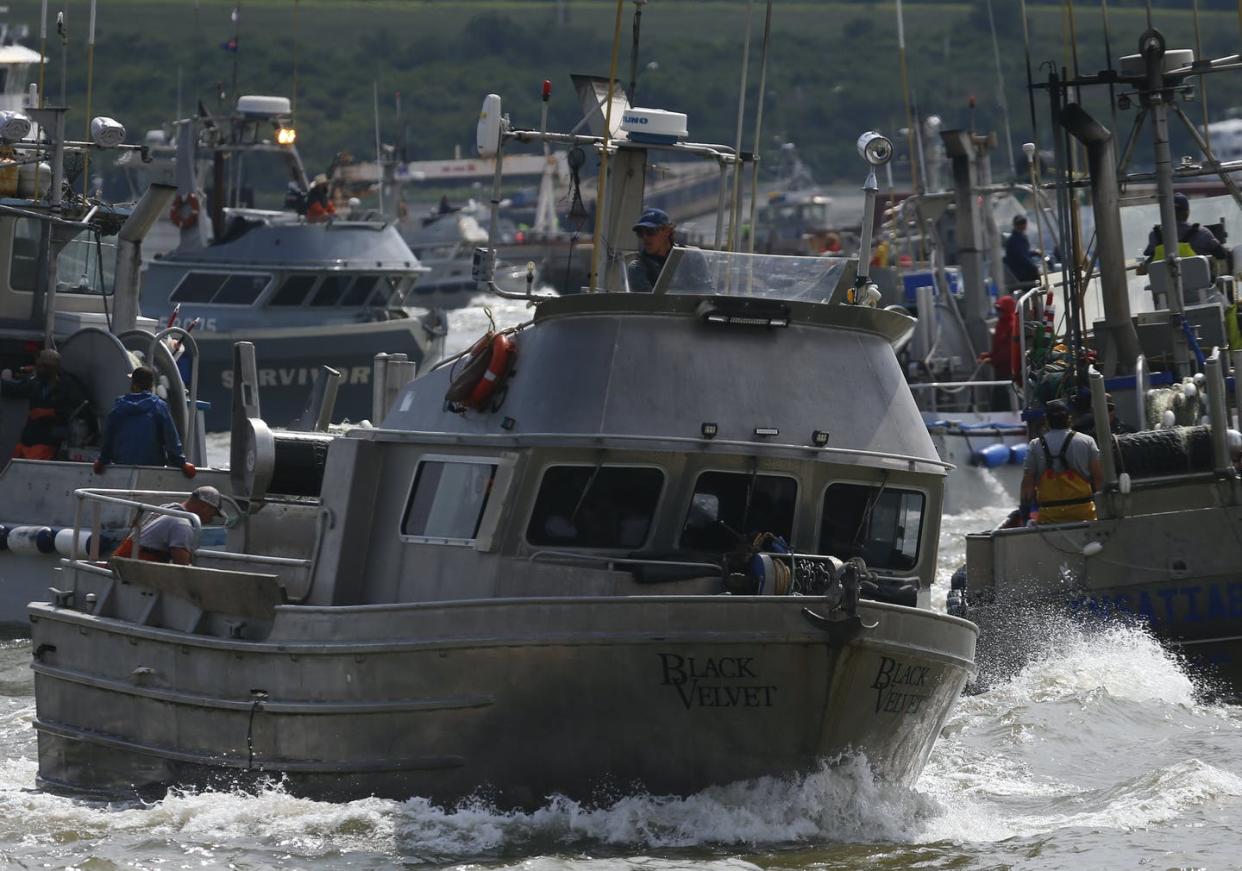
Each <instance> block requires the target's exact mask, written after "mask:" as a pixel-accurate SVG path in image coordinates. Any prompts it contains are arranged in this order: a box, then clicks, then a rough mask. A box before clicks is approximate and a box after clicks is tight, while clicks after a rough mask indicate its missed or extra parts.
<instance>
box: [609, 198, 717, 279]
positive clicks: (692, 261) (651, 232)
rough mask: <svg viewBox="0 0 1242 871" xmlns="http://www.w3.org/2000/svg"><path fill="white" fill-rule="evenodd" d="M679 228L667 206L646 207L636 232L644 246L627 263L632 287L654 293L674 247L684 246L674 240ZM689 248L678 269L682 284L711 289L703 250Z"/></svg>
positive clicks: (627, 273) (635, 229)
mask: <svg viewBox="0 0 1242 871" xmlns="http://www.w3.org/2000/svg"><path fill="white" fill-rule="evenodd" d="M675 229H676V228H675V227H674V226H673V222H672V220H671V219H670V218H669V216H668V213H667V212H665V211H664V210H663V209H646V210H644V211H643V213H642V215H641V216H640V217H639V219H638V220H637V221H636V222H635V224H634V232H635V233H636V234H637V235H638V239H639V241H640V243H641V244H642V250H641V251H639V252H638V256H637V257H635V258H634V259H633V260H631V261H630V262H629V263H628V264H627V265H626V278H627V279H628V281H629V289H630V290H631V291H637V292H641V293H650V292H651V291H652V290H653V289H654V288H655V285H656V282H657V281H659V279H660V273H661V272H662V271H663V269H664V264H665V263H666V262H667V261H668V256H669V254H670V253H671V252H672V250H673V248H675V247H676V248H682V247H684V246H682V245H679V244H677V243H676V242H675V241H674V239H673V231H674V230H675ZM685 250H686V251H687V252H688V254H686V255H682V266H681V267H679V269H678V284H679V286H682V289H686V290H689V289H708V287H710V284H711V280H710V278H709V276H708V274H707V264H706V263H704V261H703V255H702V253H701V252H699V251H698V249H695V248H686V249H685ZM690 252H692V254H691V253H690Z"/></svg>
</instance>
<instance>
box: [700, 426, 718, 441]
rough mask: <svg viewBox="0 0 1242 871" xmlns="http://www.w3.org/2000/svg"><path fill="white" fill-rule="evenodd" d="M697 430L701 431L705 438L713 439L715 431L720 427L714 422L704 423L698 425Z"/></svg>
mask: <svg viewBox="0 0 1242 871" xmlns="http://www.w3.org/2000/svg"><path fill="white" fill-rule="evenodd" d="M699 432H701V433H703V438H705V439H714V438H715V437H716V433H718V432H720V427H719V426H717V425H716V424H714V423H704V424H703V425H702V426H700V427H699Z"/></svg>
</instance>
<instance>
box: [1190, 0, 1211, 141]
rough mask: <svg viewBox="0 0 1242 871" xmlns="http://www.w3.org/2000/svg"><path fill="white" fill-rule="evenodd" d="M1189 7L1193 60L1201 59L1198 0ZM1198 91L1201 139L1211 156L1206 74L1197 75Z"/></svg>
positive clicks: (1201, 44)
mask: <svg viewBox="0 0 1242 871" xmlns="http://www.w3.org/2000/svg"><path fill="white" fill-rule="evenodd" d="M1191 9H1192V10H1193V12H1194V20H1195V60H1196V61H1201V60H1203V43H1202V42H1201V40H1200V38H1199V0H1194V3H1193V4H1192V6H1191ZM1199 91H1200V92H1201V93H1202V95H1203V139H1204V141H1205V142H1207V145H1208V154H1207V156H1208V157H1209V158H1211V156H1212V153H1211V149H1212V131H1211V128H1210V127H1208V77H1207V75H1206V74H1203V75H1200V76H1199Z"/></svg>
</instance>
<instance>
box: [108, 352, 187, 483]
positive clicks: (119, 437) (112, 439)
mask: <svg viewBox="0 0 1242 871" xmlns="http://www.w3.org/2000/svg"><path fill="white" fill-rule="evenodd" d="M154 385H155V373H154V372H152V371H151V370H150V369H148V368H147V367H146V366H139V367H138V368H137V369H135V370H134V371H133V372H132V373H131V374H130V376H129V393H126V394H125V395H124V396H118V397H117V398H116V403H115V404H114V405H113V406H112V411H111V412H109V414H108V419H107V421H106V422H105V423H104V431H103V444H102V445H101V447H100V451H99V459H98V460H96V461H95V472H96V473H97V474H103V471H104V468H105V467H106V466H107V465H108V464H109V463H121V464H122V465H126V466H175V467H177V468H179V469H181V471H182V472H183V473H184V474H185V476H186V477H187V478H193V477H194V473H195V469H194V465H193V464H192V463H187V462H186V460H185V455H184V454H182V452H181V437H180V436H179V435H178V434H177V427H176V425H175V424H174V423H173V419H172V413H171V412H170V411H169V410H168V403H166V402H165V401H164V400H163V399H161V398H160V397H158V396H156V395H155V394H154V393H152V392H151V388H152V387H154Z"/></svg>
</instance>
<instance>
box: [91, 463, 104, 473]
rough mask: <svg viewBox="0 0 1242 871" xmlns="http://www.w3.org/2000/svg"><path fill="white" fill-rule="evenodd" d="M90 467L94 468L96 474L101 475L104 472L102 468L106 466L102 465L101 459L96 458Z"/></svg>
mask: <svg viewBox="0 0 1242 871" xmlns="http://www.w3.org/2000/svg"><path fill="white" fill-rule="evenodd" d="M91 468H92V469H94V470H95V474H96V475H102V474H103V473H104V469H106V468H108V467H107V466H105V465H104V461H103V460H96V461H95V462H94V464H93V465H92V466H91Z"/></svg>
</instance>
